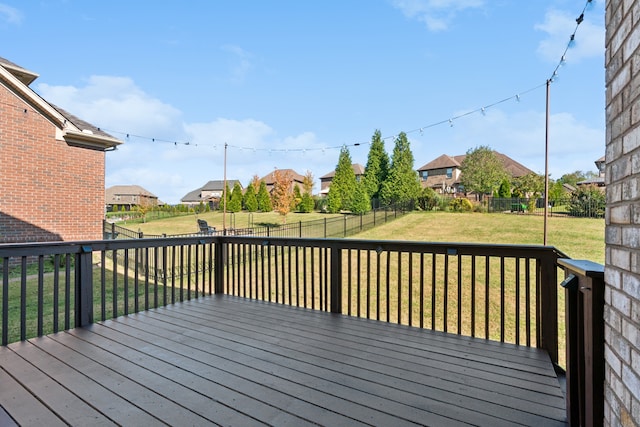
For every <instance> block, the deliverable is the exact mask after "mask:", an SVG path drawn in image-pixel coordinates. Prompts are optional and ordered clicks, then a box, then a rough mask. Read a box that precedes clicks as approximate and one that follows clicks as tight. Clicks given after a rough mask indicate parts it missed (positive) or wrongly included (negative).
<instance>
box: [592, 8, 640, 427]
mask: <svg viewBox="0 0 640 427" xmlns="http://www.w3.org/2000/svg"><path fill="white" fill-rule="evenodd" d="M605 23H606V37H605V44H606V53H605V66H606V73H605V79H606V108H605V111H606V124H607V132H606V154H605V172H606V173H605V182H606V194H607V208H606V215H605V224H606V228H605V241H606V250H605V268H604V278H605V289H604V298H605V307H604V323H605V326H604V332H605V343H604V345H605V348H604V354H605V368H604V390H603V393H604V398H605V407H604V425H605V426H636V427H637V426H640V186H639V185H638V180H640V115H639V114H638V106H639V105H640V91H639V90H638V87H639V82H640V62H639V61H638V58H640V0H607V2H606V16H605ZM599 422H600V420H595V424H594V425H597V423H599Z"/></svg>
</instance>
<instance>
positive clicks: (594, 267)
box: [558, 258, 604, 278]
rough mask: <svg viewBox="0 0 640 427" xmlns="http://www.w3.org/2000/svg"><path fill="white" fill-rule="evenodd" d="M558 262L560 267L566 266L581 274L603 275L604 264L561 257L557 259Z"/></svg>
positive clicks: (589, 275) (598, 276)
mask: <svg viewBox="0 0 640 427" xmlns="http://www.w3.org/2000/svg"><path fill="white" fill-rule="evenodd" d="M558 264H559V265H560V266H561V267H566V268H568V269H570V270H572V271H575V272H577V273H578V274H580V275H582V276H587V277H597V278H603V277H604V265H602V264H598V263H596V262H593V261H589V260H580V259H566V258H561V259H559V260H558Z"/></svg>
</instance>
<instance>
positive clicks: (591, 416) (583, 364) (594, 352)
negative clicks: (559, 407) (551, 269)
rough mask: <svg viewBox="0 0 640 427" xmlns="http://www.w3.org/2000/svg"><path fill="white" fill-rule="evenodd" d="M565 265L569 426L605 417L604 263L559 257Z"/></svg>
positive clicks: (595, 423) (593, 422)
mask: <svg viewBox="0 0 640 427" xmlns="http://www.w3.org/2000/svg"><path fill="white" fill-rule="evenodd" d="M558 264H559V265H561V266H562V267H564V269H565V280H564V281H563V282H562V286H563V287H564V288H565V295H566V298H565V306H566V317H567V393H566V399H567V420H568V422H569V425H570V426H574V425H575V426H578V425H584V426H590V425H598V424H600V425H601V424H602V420H603V419H604V395H603V394H602V389H603V385H604V365H605V356H604V288H605V285H604V266H602V265H600V264H596V263H594V262H591V261H582V260H570V259H560V260H558Z"/></svg>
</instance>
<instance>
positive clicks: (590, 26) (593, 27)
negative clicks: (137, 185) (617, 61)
mask: <svg viewBox="0 0 640 427" xmlns="http://www.w3.org/2000/svg"><path fill="white" fill-rule="evenodd" d="M594 7H600V6H594ZM590 15H591V16H592V14H591V13H589V11H587V12H586V13H585V17H584V21H582V23H581V24H580V25H579V27H578V29H577V31H576V37H575V42H574V43H573V44H572V46H571V47H570V49H569V51H568V52H567V57H566V60H567V62H578V61H580V60H582V59H585V58H592V57H602V56H603V55H604V37H605V28H604V24H599V23H594V22H593V21H592V20H590ZM576 18H577V17H576V16H573V15H572V14H570V13H569V12H564V11H558V10H550V11H548V12H547V13H546V15H545V19H544V22H543V23H541V24H537V25H535V27H534V28H535V29H536V30H539V31H542V32H544V33H546V35H547V37H546V38H545V39H544V40H542V41H540V43H539V45H538V54H539V55H540V56H541V57H542V58H544V59H545V60H547V61H550V62H557V61H559V60H560V58H561V57H562V54H563V53H564V50H565V48H566V47H567V44H568V43H569V41H570V38H571V34H572V33H573V30H575V29H576Z"/></svg>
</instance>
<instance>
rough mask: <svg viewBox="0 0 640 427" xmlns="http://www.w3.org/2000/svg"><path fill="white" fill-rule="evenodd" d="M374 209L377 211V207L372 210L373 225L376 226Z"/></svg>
mask: <svg viewBox="0 0 640 427" xmlns="http://www.w3.org/2000/svg"><path fill="white" fill-rule="evenodd" d="M376 211H377V209H374V210H373V226H374V227H375V226H376Z"/></svg>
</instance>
